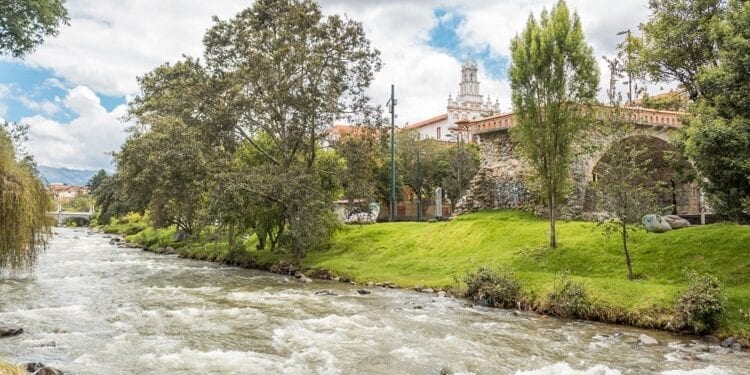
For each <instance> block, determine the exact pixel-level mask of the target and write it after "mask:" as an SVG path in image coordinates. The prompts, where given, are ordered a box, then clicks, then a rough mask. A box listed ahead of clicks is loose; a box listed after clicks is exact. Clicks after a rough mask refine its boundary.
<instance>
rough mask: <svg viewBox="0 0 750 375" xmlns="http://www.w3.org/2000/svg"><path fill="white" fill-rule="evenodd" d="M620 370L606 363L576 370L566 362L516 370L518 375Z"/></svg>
mask: <svg viewBox="0 0 750 375" xmlns="http://www.w3.org/2000/svg"><path fill="white" fill-rule="evenodd" d="M621 374H622V372H620V371H619V370H614V369H611V368H609V367H607V366H605V365H595V366H593V367H589V368H587V369H583V370H576V369H574V368H572V367H570V365H569V364H567V363H565V362H558V363H555V364H553V365H550V366H544V367H541V368H538V369H534V370H526V371H520V370H519V371H516V375H621Z"/></svg>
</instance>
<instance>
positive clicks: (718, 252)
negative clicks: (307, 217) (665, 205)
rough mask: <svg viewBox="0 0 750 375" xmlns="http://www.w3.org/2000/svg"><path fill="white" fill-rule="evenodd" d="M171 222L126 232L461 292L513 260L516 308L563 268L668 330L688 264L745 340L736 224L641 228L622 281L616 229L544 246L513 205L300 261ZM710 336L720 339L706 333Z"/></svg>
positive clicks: (372, 234)
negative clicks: (193, 235)
mask: <svg viewBox="0 0 750 375" xmlns="http://www.w3.org/2000/svg"><path fill="white" fill-rule="evenodd" d="M173 233H174V230H158V231H157V230H153V229H147V230H144V231H142V232H140V233H139V234H136V235H131V236H129V237H127V239H128V240H129V241H131V242H133V243H138V244H139V246H146V247H147V248H150V249H152V250H154V249H160V248H161V249H164V248H174V251H175V252H176V253H178V254H180V256H183V257H187V258H193V259H202V260H211V261H217V262H223V263H228V264H233V265H239V266H243V267H250V268H258V269H264V270H271V271H276V272H280V273H287V274H289V273H294V272H295V271H297V269H299V270H302V271H303V272H304V273H305V275H306V276H308V277H323V278H329V277H330V278H339V279H343V280H353V281H355V282H357V283H359V284H362V285H367V284H368V283H369V284H371V285H372V284H375V283H378V284H386V285H391V286H395V285H397V286H400V287H403V288H417V289H428V290H429V289H432V290H433V291H437V290H441V289H442V290H446V291H448V292H449V293H450V292H452V293H454V294H460V293H461V283H459V282H458V281H460V280H461V279H462V278H463V277H464V275H466V273H468V272H472V271H475V270H476V269H477V268H479V267H489V268H495V269H498V268H501V269H510V270H512V271H513V272H514V274H515V275H516V276H517V277H518V279H519V280H520V282H521V284H522V291H523V298H522V302H523V304H522V306H521V307H522V308H524V309H527V310H531V311H536V312H540V313H546V314H550V313H553V314H554V311H559V309H556V308H555V307H556V306H554V305H551V302H550V300H549V295H550V293H551V292H552V291H553V290H554V289H555V287H556V285H557V284H559V283H560V279H561V276H560V275H561V274H562V273H564V274H566V275H569V278H570V279H571V280H574V281H576V282H579V283H581V284H582V285H583V286H584V287H585V290H586V293H587V295H588V297H589V300H590V306H589V308H588V310H587V313H586V314H585V316H578V317H579V318H586V319H590V320H599V321H603V322H608V323H617V324H626V325H632V326H637V327H644V328H656V329H669V328H670V321H671V319H672V316H673V312H674V308H675V302H676V300H677V298H678V296H679V295H680V293H681V292H682V291H684V290H685V288H686V287H687V282H686V280H685V276H684V275H685V271H688V270H692V271H696V272H701V273H711V274H714V275H716V276H717V277H718V278H719V279H720V280H721V281H722V283H723V284H724V291H725V294H726V296H727V304H726V306H727V312H726V314H725V315H724V317H723V319H722V321H721V324H720V326H719V328H718V330H717V331H716V332H715V333H714V334H715V335H716V336H717V337H718V338H722V339H723V338H728V337H735V338H736V339H737V340H738V341H739V342H740V343H741V344H742V345H743V346H744V347H745V348H747V347H748V346H749V345H748V344H750V341H748V340H749V339H750V315H748V311H750V260H748V257H747V251H748V249H747V244H748V243H750V228H748V227H747V226H740V225H734V224H714V225H707V226H704V227H693V228H687V229H683V230H678V231H672V232H669V233H664V234H648V233H637V234H636V235H635V238H634V245H633V249H632V253H633V254H632V255H633V258H634V263H633V266H634V269H635V272H636V273H637V274H638V275H639V277H640V278H639V280H635V281H628V280H627V279H626V277H625V274H626V271H625V266H624V263H623V260H622V253H621V250H620V249H619V247H618V245H619V242H618V240H617V238H607V237H604V236H603V235H602V234H601V232H600V231H599V230H598V229H597V228H596V227H595V226H594V225H593V224H590V223H584V222H565V223H561V225H560V239H561V245H560V248H559V249H557V250H554V251H550V250H548V249H546V247H545V245H544V244H545V241H546V222H545V221H544V220H540V219H537V218H534V217H532V216H530V215H527V214H524V213H521V212H515V211H506V212H485V213H477V214H472V215H466V216H462V217H461V218H459V219H457V220H454V221H451V222H442V223H393V224H390V223H383V224H376V225H371V226H361V227H358V226H356V227H347V228H346V229H344V230H342V231H341V232H339V233H338V234H337V235H336V236H335V237H334V240H333V243H332V245H331V247H330V248H328V249H324V250H317V251H311V252H310V253H308V255H307V257H306V258H305V259H304V260H302V262H301V263H299V264H296V263H295V262H293V260H292V259H291V258H290V257H288V256H287V255H285V254H278V253H270V252H268V251H257V250H254V245H255V243H254V241H253V237H250V238H249V239H248V241H247V243H246V246H245V250H244V251H239V252H238V251H235V252H229V251H228V246H227V245H226V243H223V242H221V241H220V240H211V241H207V240H205V239H204V240H201V241H186V242H174V241H172V240H171V239H172V235H173ZM709 339H712V340H717V338H715V337H713V336H710V337H709Z"/></svg>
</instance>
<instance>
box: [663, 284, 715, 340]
mask: <svg viewBox="0 0 750 375" xmlns="http://www.w3.org/2000/svg"><path fill="white" fill-rule="evenodd" d="M687 277H688V280H689V281H690V285H688V288H687V290H686V291H685V292H684V293H682V295H681V296H680V298H679V299H678V300H677V307H676V308H675V316H674V324H673V325H674V327H675V328H677V329H688V330H692V331H693V332H694V333H695V334H699V335H700V334H704V333H707V332H710V331H712V330H714V329H715V328H716V327H718V325H719V321H720V320H721V317H722V315H724V311H725V307H724V304H725V303H726V297H725V296H724V291H723V290H722V285H721V282H719V279H718V278H716V276H713V275H710V274H696V273H693V272H690V273H688V274H687Z"/></svg>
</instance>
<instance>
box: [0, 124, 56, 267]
mask: <svg viewBox="0 0 750 375" xmlns="http://www.w3.org/2000/svg"><path fill="white" fill-rule="evenodd" d="M51 206H52V203H51V199H50V198H49V196H48V195H47V189H45V187H44V185H43V184H42V182H41V181H40V180H39V177H38V176H37V174H36V171H35V170H34V169H33V164H32V163H28V162H27V160H25V159H22V160H20V161H18V160H16V153H15V146H14V145H13V141H12V139H11V137H10V136H9V135H8V133H6V131H5V130H4V128H0V269H2V268H5V267H10V268H11V269H13V270H19V269H29V268H31V266H32V265H33V264H34V261H35V260H36V257H37V254H38V253H39V251H40V250H43V249H44V248H45V247H46V245H47V240H48V239H49V236H50V234H51V232H50V221H51V220H50V219H49V218H48V217H47V212H48V211H50V210H51Z"/></svg>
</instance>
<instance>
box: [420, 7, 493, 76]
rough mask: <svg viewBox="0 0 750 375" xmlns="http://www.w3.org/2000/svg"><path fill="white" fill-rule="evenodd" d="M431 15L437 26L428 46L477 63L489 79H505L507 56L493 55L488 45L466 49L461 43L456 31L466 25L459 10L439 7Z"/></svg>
mask: <svg viewBox="0 0 750 375" xmlns="http://www.w3.org/2000/svg"><path fill="white" fill-rule="evenodd" d="M433 14H434V16H435V19H436V20H437V25H436V26H435V27H434V28H433V29H432V30H430V39H429V41H428V43H427V44H428V45H429V46H431V47H434V48H436V49H438V50H441V51H444V52H446V53H448V54H449V55H450V56H452V57H454V58H456V59H458V60H461V61H463V60H466V59H469V58H470V59H473V60H475V61H477V62H478V63H479V64H481V66H482V68H484V70H485V72H486V73H487V75H489V76H490V77H491V78H494V79H498V80H503V79H506V78H507V67H508V57H507V56H505V55H500V54H495V53H493V52H492V49H491V47H490V45H489V43H482V44H480V46H479V47H477V46H472V47H468V46H466V44H465V43H464V42H463V41H462V39H461V37H460V36H459V33H458V29H459V27H461V26H462V25H463V24H465V23H466V16H465V15H464V14H463V13H462V12H461V10H460V8H455V7H454V8H443V7H440V8H436V9H435V10H433Z"/></svg>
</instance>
